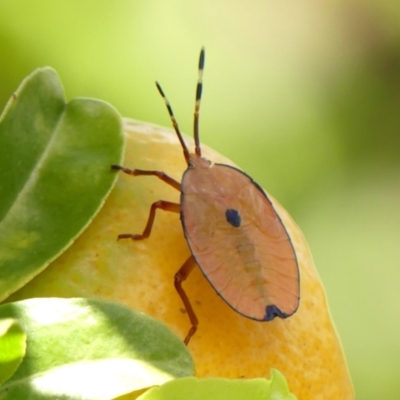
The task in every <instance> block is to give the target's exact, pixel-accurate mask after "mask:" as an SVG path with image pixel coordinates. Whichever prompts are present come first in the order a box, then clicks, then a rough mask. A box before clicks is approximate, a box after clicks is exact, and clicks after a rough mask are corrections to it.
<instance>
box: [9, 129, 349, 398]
mask: <svg viewBox="0 0 400 400" xmlns="http://www.w3.org/2000/svg"><path fill="white" fill-rule="evenodd" d="M125 132H126V138H127V146H126V154H125V161H124V163H123V165H124V166H126V167H129V168H140V169H149V170H160V171H164V172H166V173H167V174H169V175H170V176H171V177H173V178H174V179H176V180H178V181H180V179H181V176H182V173H183V171H184V170H185V169H186V163H185V160H184V157H183V154H182V148H181V146H180V144H179V142H178V139H177V138H176V135H175V133H174V132H171V131H170V130H166V129H164V128H160V127H156V126H153V125H149V124H144V123H140V122H134V121H126V122H125ZM186 142H187V145H188V147H189V149H190V150H191V151H192V150H193V148H194V144H193V140H191V139H188V138H186ZM202 149H203V156H204V157H205V158H207V159H209V160H212V161H213V162H219V163H224V164H229V165H234V164H233V163H232V162H231V161H229V160H228V159H226V158H225V157H223V156H221V155H219V154H218V153H216V152H215V151H212V150H211V149H209V148H207V147H206V146H203V147H202ZM110 173H113V172H110ZM160 199H162V200H169V201H172V202H177V203H178V202H179V192H178V191H177V190H175V189H173V188H172V187H171V186H169V185H167V184H165V183H164V182H162V181H160V180H159V179H157V178H156V177H145V176H140V177H132V176H128V175H126V174H122V173H120V174H119V176H118V180H117V183H116V186H115V188H114V189H113V191H112V192H111V194H110V196H109V197H108V199H107V201H106V202H105V204H104V207H103V208H102V210H101V211H100V212H99V213H98V215H97V216H96V217H95V218H94V220H93V221H92V223H91V224H90V226H89V227H88V228H87V229H86V231H85V232H84V233H83V234H82V235H81V236H80V237H79V238H78V239H77V240H76V241H75V243H74V244H73V245H72V246H71V247H70V248H69V249H68V250H67V251H66V252H65V253H64V254H63V255H61V256H60V257H59V258H58V259H57V260H55V261H54V262H53V263H52V264H51V265H50V266H49V267H48V268H47V269H46V270H45V271H44V272H43V273H41V274H40V275H39V276H37V277H36V278H35V279H33V280H32V281H31V282H30V283H28V284H27V285H26V286H25V287H23V288H22V289H20V290H19V291H18V292H16V293H15V294H14V295H12V296H11V298H9V299H8V301H10V300H17V299H24V298H29V297H46V296H57V297H77V296H79V297H100V298H102V299H106V300H112V301H115V302H119V303H123V304H125V305H127V306H130V307H132V308H134V309H136V310H140V311H143V312H145V313H147V314H149V315H151V316H153V317H154V318H157V319H159V320H161V321H163V322H164V323H166V324H167V325H168V326H169V327H170V328H171V329H172V330H173V331H174V332H175V333H176V334H177V335H178V336H180V337H181V338H182V340H183V339H184V338H185V336H186V334H187V332H188V329H189V328H190V323H189V319H188V316H187V314H186V313H185V312H184V308H183V304H182V302H181V299H180V298H179V296H178V294H177V293H176V291H175V288H174V284H173V278H174V274H175V273H176V272H177V270H178V269H179V268H180V267H181V265H182V264H183V262H184V261H185V260H186V259H187V258H188V257H189V255H190V251H189V248H188V245H187V243H186V240H185V238H184V235H183V231H182V226H181V222H180V220H179V215H178V214H175V213H170V212H164V211H160V210H158V211H157V213H156V219H155V223H154V226H153V231H152V234H151V235H150V237H149V238H148V239H146V240H143V241H138V242H133V241H131V240H120V241H117V240H116V239H117V236H118V234H120V233H141V232H142V231H143V229H144V226H145V224H146V222H147V218H148V214H149V210H150V205H151V204H152V203H153V202H154V201H157V200H160ZM272 201H273V202H274V206H275V209H276V211H277V212H278V214H279V215H280V217H281V219H282V221H283V223H284V225H285V227H286V229H287V231H288V233H289V235H290V236H291V238H292V242H293V245H294V248H295V250H296V253H297V257H298V262H299V268H300V296H301V298H300V306H299V309H298V311H297V312H296V313H295V314H294V315H293V316H291V317H290V318H287V319H284V320H282V319H279V318H275V319H274V320H273V321H271V322H257V321H253V320H250V319H247V318H245V317H243V316H241V315H239V314H238V313H236V312H235V311H233V310H232V309H231V307H229V305H227V304H226V303H225V302H224V301H223V300H222V299H221V297H220V296H219V295H218V294H217V293H216V292H215V291H214V289H213V288H212V287H211V285H210V284H209V282H208V281H207V279H206V278H205V277H204V276H203V275H202V273H201V271H200V269H199V268H195V270H194V271H193V272H192V274H191V275H190V276H189V278H188V279H187V281H186V282H184V284H183V287H184V289H185V291H186V293H187V294H188V296H189V298H190V301H191V303H192V305H193V308H194V310H195V313H196V315H197V317H198V319H199V327H198V331H197V333H196V334H195V335H194V336H193V338H192V339H191V341H190V343H189V350H190V351H191V353H192V355H193V357H194V360H195V364H196V372H197V376H198V377H205V376H214V377H227V378H252V377H269V373H270V369H271V368H276V369H279V370H280V371H281V372H282V373H283V374H284V375H285V377H286V379H287V381H288V384H289V387H290V390H291V391H292V393H294V394H295V395H296V396H297V398H298V400H308V399H310V400H318V399H324V400H326V399H329V400H334V399H337V400H350V399H353V398H354V392H353V387H352V383H351V379H350V376H349V372H348V369H347V366H346V362H345V358H344V355H343V351H342V348H341V346H340V342H339V339H338V337H337V334H336V332H335V328H334V326H333V323H332V320H331V317H330V314H329V309H328V305H327V301H326V297H325V293H324V289H323V286H322V284H321V282H320V279H319V277H318V273H317V271H316V270H315V267H314V265H313V261H312V257H311V254H310V250H309V248H308V246H307V243H306V241H305V239H304V237H303V235H302V233H301V231H300V229H299V228H298V227H297V225H296V224H295V223H294V222H293V220H292V219H291V218H290V216H289V215H288V213H287V212H286V211H285V210H284V209H283V208H282V207H281V206H280V205H279V204H278V203H277V202H276V201H274V200H273V199H272ZM77 202H79V199H77Z"/></svg>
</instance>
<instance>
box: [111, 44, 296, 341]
mask: <svg viewBox="0 0 400 400" xmlns="http://www.w3.org/2000/svg"><path fill="white" fill-rule="evenodd" d="M204 61H205V52H204V48H202V49H201V52H200V59H199V67H198V70H199V78H198V82H197V89H196V103H195V113H194V141H195V153H189V151H188V149H187V147H186V144H185V142H184V140H183V137H182V134H181V132H180V130H179V127H178V123H177V122H176V119H175V117H174V114H173V111H172V108H171V105H170V103H169V102H168V100H167V98H166V96H165V94H164V92H163V90H162V88H161V86H160V85H159V83H158V82H156V85H157V88H158V91H159V92H160V94H161V96H162V97H163V99H164V101H165V104H166V106H167V109H168V113H169V116H170V118H171V121H172V124H173V127H174V129H175V132H176V134H177V135H178V138H179V141H180V143H181V145H182V148H183V154H184V157H185V160H186V162H187V165H188V168H187V169H186V171H185V172H184V173H183V177H182V182H181V183H179V182H177V181H175V180H174V179H172V178H171V177H169V176H168V175H166V174H165V173H164V172H161V171H144V170H139V169H134V170H131V169H129V168H125V167H122V166H119V165H112V166H111V168H112V169H113V170H121V171H122V172H125V173H126V174H129V175H135V176H138V175H154V176H156V177H158V178H159V179H161V180H163V181H164V182H166V183H167V184H169V185H171V186H172V187H174V188H175V189H177V190H180V192H181V198H180V204H177V203H171V202H169V201H165V200H159V201H157V202H155V203H153V204H152V206H151V208H150V214H149V218H148V221H147V225H146V227H145V229H144V231H143V233H142V234H130V233H124V234H121V235H119V236H118V239H132V240H142V239H145V238H147V237H149V235H150V233H151V229H152V227H153V222H154V218H155V213H156V210H157V209H162V210H166V211H173V212H176V213H180V217H181V222H182V227H183V232H184V235H185V237H186V240H187V242H188V245H189V248H190V251H191V256H190V257H189V258H188V259H187V260H186V261H185V263H184V264H183V265H182V267H181V268H180V269H179V270H178V272H177V273H176V274H175V279H174V283H175V288H176V290H177V292H178V294H179V296H180V297H181V299H182V301H183V304H184V306H185V308H186V311H187V313H188V316H189V319H190V322H191V324H192V326H191V328H190V330H189V332H188V334H187V336H186V338H185V340H184V342H185V343H186V344H188V343H189V340H190V338H191V337H192V336H193V335H194V333H195V332H196V330H197V326H198V319H197V317H196V314H195V312H194V310H193V308H192V305H191V303H190V301H189V298H188V296H187V295H186V293H185V291H184V290H183V288H182V282H183V281H184V280H186V278H187V277H188V276H189V274H190V272H191V271H192V270H193V268H194V266H195V265H196V264H197V265H198V266H199V267H200V269H201V270H202V272H203V274H204V275H205V277H206V278H207V279H208V281H209V282H210V283H211V285H212V286H213V287H214V289H215V290H216V292H217V293H218V294H219V295H220V296H221V297H222V298H223V299H224V300H225V301H226V303H228V305H229V306H230V307H232V308H233V309H234V310H235V311H237V312H238V313H239V314H241V315H243V316H245V317H247V318H251V319H254V320H257V321H271V320H272V319H274V318H275V317H280V318H287V317H289V316H291V315H292V314H293V313H294V312H296V310H297V308H298V305H299V299H300V295H299V292H300V288H299V269H298V265H297V258H296V253H295V251H294V248H293V246H292V243H291V240H290V237H289V235H288V233H287V231H286V229H285V227H284V225H283V223H282V221H281V219H280V217H279V216H278V214H277V213H276V211H275V209H274V207H273V205H272V203H271V201H270V199H269V198H268V196H267V195H266V194H265V192H264V191H263V189H262V188H261V187H260V186H259V185H258V184H257V183H255V182H254V181H253V180H252V179H251V178H250V177H249V176H248V175H246V174H245V173H244V172H242V171H240V170H238V169H236V168H234V167H231V166H228V165H224V164H212V163H211V162H210V161H208V160H206V159H204V158H202V156H201V147H200V139H199V110H200V100H201V94H202V87H203V83H202V77H203V69H204Z"/></svg>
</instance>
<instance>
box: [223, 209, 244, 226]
mask: <svg viewBox="0 0 400 400" xmlns="http://www.w3.org/2000/svg"><path fill="white" fill-rule="evenodd" d="M225 216H226V220H227V221H228V222H229V223H230V224H231V225H232V226H234V227H235V228H239V226H240V224H241V223H242V217H241V216H240V214H239V211H237V210H233V209H231V208H230V209H228V210H226V212H225Z"/></svg>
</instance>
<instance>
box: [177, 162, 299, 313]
mask: <svg viewBox="0 0 400 400" xmlns="http://www.w3.org/2000/svg"><path fill="white" fill-rule="evenodd" d="M190 163H191V166H190V167H189V168H188V169H187V170H186V172H185V173H184V175H183V179H182V183H181V191H182V194H181V218H182V224H183V228H184V232H185V236H186V239H187V241H188V244H189V247H190V250H191V252H192V254H193V256H194V258H195V260H196V262H197V264H198V265H199V267H200V268H201V270H202V271H203V273H204V275H205V276H206V277H207V279H208V280H209V281H210V283H211V285H212V286H213V287H214V289H215V290H216V291H217V293H219V294H220V295H221V297H222V298H223V299H224V300H225V301H226V302H227V303H228V304H229V305H230V306H231V307H232V308H233V309H234V310H236V311H237V312H239V313H240V314H242V315H244V316H246V317H249V318H252V319H256V320H259V321H269V320H271V319H273V318H274V317H275V316H279V317H282V318H284V317H287V316H289V315H291V314H293V313H294V312H295V311H296V309H297V306H298V302H299V280H298V268H297V262H296V256H295V253H294V250H293V247H292V245H291V243H290V239H289V236H288V234H287V232H286V230H285V228H284V226H283V225H282V222H281V220H280V219H279V217H278V215H277V214H276V212H275V210H274V208H273V207H272V204H271V202H270V201H269V199H268V197H267V196H266V195H265V193H264V191H263V190H262V189H261V188H260V187H259V186H258V185H257V184H255V183H254V182H253V180H252V179H251V178H250V177H249V176H248V175H246V174H244V173H243V172H241V171H239V170H238V169H236V168H233V167H229V166H227V165H223V164H214V165H210V163H209V162H208V161H207V160H204V159H202V158H200V157H198V156H196V155H191V158H190ZM228 210H230V211H228ZM229 215H233V216H232V217H231V218H230V217H229Z"/></svg>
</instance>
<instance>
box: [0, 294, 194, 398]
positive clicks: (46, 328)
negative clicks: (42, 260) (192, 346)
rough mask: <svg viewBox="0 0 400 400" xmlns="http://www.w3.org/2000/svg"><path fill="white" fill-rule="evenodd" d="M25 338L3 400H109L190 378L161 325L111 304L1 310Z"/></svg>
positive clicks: (183, 356)
mask: <svg viewBox="0 0 400 400" xmlns="http://www.w3.org/2000/svg"><path fill="white" fill-rule="evenodd" d="M2 317H3V318H5V317H7V318H16V319H18V321H20V323H21V324H22V326H23V327H24V328H25V330H26V332H27V335H28V348H27V352H26V356H25V358H24V359H23V361H22V363H21V365H20V367H19V368H18V370H17V372H16V373H15V374H14V375H13V376H12V377H11V378H10V379H9V380H8V381H7V382H5V384H3V386H0V399H2V400H19V399H20V400H26V399H31V400H45V399H46V400H47V399H48V400H50V399H51V400H54V399H72V400H73V399H85V400H91V399H110V398H114V397H117V396H120V395H122V394H124V393H128V392H131V391H134V390H138V389H140V388H144V387H149V386H152V385H160V384H162V383H164V382H166V381H168V380H170V379H172V378H175V377H183V376H188V375H192V374H193V373H194V366H193V361H192V358H191V356H190V354H189V352H188V350H187V348H186V346H185V345H184V344H183V343H182V341H181V340H180V339H179V338H178V337H177V336H175V335H174V334H173V333H172V332H171V331H170V330H169V329H168V328H167V327H166V326H165V325H164V324H162V323H161V322H158V321H156V320H154V319H152V318H150V317H148V316H146V315H145V314H143V313H139V312H135V311H133V310H131V309H130V308H128V307H125V306H121V305H118V304H115V303H109V302H104V301H99V300H88V299H56V298H50V299H30V300H24V301H21V302H16V303H9V304H4V305H2V306H0V318H2Z"/></svg>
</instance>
